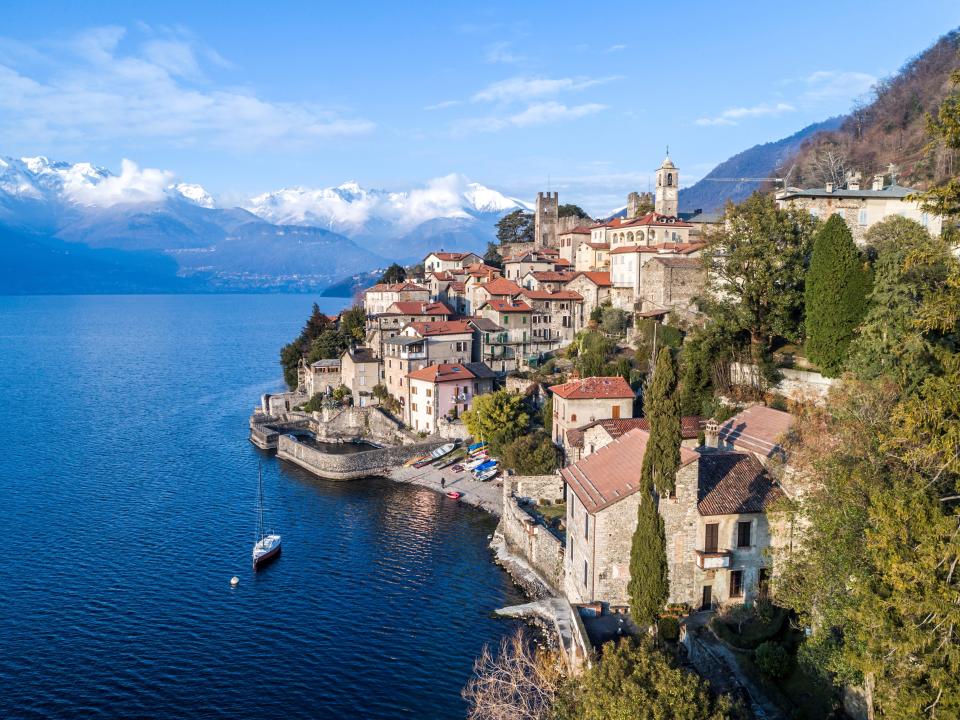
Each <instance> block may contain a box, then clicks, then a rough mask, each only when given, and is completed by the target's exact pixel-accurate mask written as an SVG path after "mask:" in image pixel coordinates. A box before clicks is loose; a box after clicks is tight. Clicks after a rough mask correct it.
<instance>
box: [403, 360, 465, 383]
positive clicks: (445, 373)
mask: <svg viewBox="0 0 960 720" xmlns="http://www.w3.org/2000/svg"><path fill="white" fill-rule="evenodd" d="M407 377H408V378H410V379H412V380H426V381H427V382H432V383H442V382H453V381H455V380H472V379H473V378H475V377H476V375H474V374H473V373H472V372H470V370H468V369H467V368H466V367H465V366H464V365H463V364H461V363H438V364H437V365H427V367H425V368H420V369H419V370H413V371H411V372H408V373H407Z"/></svg>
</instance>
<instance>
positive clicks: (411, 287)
mask: <svg viewBox="0 0 960 720" xmlns="http://www.w3.org/2000/svg"><path fill="white" fill-rule="evenodd" d="M414 291H422V292H425V293H429V292H430V290H428V289H427V288H425V287H422V286H421V285H417V284H416V283H412V282H401V283H393V284H387V283H377V284H376V285H374V286H373V287H369V288H367V289H366V290H365V291H364V292H414Z"/></svg>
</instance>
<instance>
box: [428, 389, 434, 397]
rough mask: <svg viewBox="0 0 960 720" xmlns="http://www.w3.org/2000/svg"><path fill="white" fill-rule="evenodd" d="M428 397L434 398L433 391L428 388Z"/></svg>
mask: <svg viewBox="0 0 960 720" xmlns="http://www.w3.org/2000/svg"><path fill="white" fill-rule="evenodd" d="M427 397H433V390H432V389H430V388H427Z"/></svg>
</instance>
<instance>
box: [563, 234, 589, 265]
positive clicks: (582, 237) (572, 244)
mask: <svg viewBox="0 0 960 720" xmlns="http://www.w3.org/2000/svg"><path fill="white" fill-rule="evenodd" d="M590 235H591V232H590V227H589V226H588V225H577V226H576V227H573V228H570V229H569V230H567V231H566V232H560V233H558V235H557V245H558V247H559V250H560V257H561V258H563V259H564V260H566V261H567V262H569V263H570V264H571V265H573V264H574V263H575V262H576V259H577V248H579V247H580V244H581V243H585V242H590Z"/></svg>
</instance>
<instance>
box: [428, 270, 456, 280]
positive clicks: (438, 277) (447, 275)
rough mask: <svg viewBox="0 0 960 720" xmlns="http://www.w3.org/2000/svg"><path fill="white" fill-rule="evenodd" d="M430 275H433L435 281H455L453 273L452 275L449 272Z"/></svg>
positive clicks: (438, 271) (440, 271)
mask: <svg viewBox="0 0 960 720" xmlns="http://www.w3.org/2000/svg"><path fill="white" fill-rule="evenodd" d="M430 274H431V275H433V279H434V280H453V279H454V278H453V273H451V272H450V271H449V270H437V271H436V272H434V273H430Z"/></svg>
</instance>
